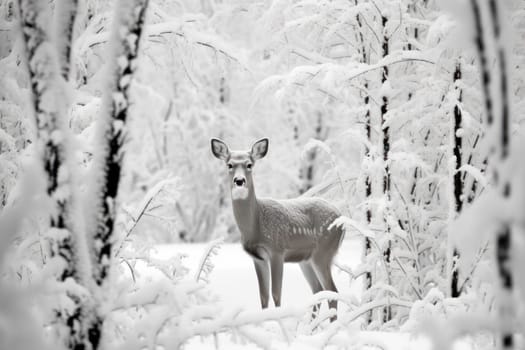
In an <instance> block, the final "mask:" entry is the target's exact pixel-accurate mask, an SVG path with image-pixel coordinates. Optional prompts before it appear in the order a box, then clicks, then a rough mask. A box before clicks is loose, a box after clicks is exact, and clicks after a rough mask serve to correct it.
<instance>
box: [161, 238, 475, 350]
mask: <svg viewBox="0 0 525 350" xmlns="http://www.w3.org/2000/svg"><path fill="white" fill-rule="evenodd" d="M206 247H207V245H206V244H176V245H162V246H157V248H156V250H157V253H156V256H157V257H158V258H159V259H169V258H171V257H173V256H175V255H176V254H181V253H182V254H185V255H186V256H187V257H186V258H185V265H186V266H187V267H189V268H190V273H189V276H194V275H195V272H196V269H197V267H198V265H199V261H200V259H201V257H202V256H203V254H204V252H205V251H206ZM360 257H361V245H360V243H359V242H358V241H350V240H346V241H345V242H344V243H343V245H342V247H341V249H340V251H339V255H338V257H337V258H336V262H338V263H340V264H343V265H347V266H351V267H355V266H357V264H359V261H360ZM212 262H213V264H214V269H213V271H212V272H211V274H210V276H209V277H210V279H209V286H210V289H211V290H213V292H214V293H216V294H217V296H218V302H219V303H221V304H222V305H221V306H222V308H225V309H228V308H235V309H239V308H242V310H243V312H244V311H251V312H257V310H260V303H259V295H258V287H257V280H256V277H255V272H254V268H253V264H252V261H251V260H250V258H249V256H248V255H247V254H246V253H245V252H244V251H243V250H242V247H241V246H240V244H222V245H221V247H220V249H219V250H218V254H217V255H214V256H213V257H212ZM333 273H334V279H335V282H336V284H337V287H338V289H339V292H340V293H341V294H343V295H346V296H349V295H350V296H353V297H355V298H356V300H358V299H359V297H360V293H361V291H362V286H361V284H360V283H353V284H352V285H350V284H349V277H348V275H347V274H346V273H345V272H343V271H341V270H340V269H338V268H337V267H334V268H333ZM311 299H312V293H311V291H310V288H309V287H308V285H307V283H306V281H305V279H304V277H303V276H302V273H301V270H300V269H299V266H298V265H297V264H285V270H284V281H283V297H282V305H283V306H284V307H288V306H297V307H304V305H306V304H307V303H308V302H309V301H311ZM270 307H271V308H272V307H273V306H270ZM344 309H345V306H344V305H340V312H344ZM285 324H286V323H285ZM274 326H275V332H276V334H279V332H281V330H280V329H279V326H278V325H274ZM265 327H268V326H265ZM280 327H283V325H282V324H281V325H280ZM325 327H330V326H329V325H326V326H325ZM279 335H281V334H279ZM331 336H332V337H333V339H335V341H334V342H333V343H337V344H339V345H341V344H345V345H344V348H349V349H378V348H379V349H389V350H390V349H392V350H400V349H409V350H412V349H414V350H415V349H417V350H430V349H432V346H431V342H430V340H429V339H428V338H426V337H424V336H421V335H414V334H409V333H402V332H396V333H392V332H368V331H361V330H359V329H343V331H341V330H338V331H337V332H336V333H334V334H332V335H331ZM338 338H339V339H338ZM317 341H320V340H319V339H317ZM216 342H217V343H216ZM320 342H321V343H322V341H320ZM272 344H273V343H272ZM318 344H319V342H316V338H315V336H312V337H311V338H308V337H307V338H305V339H304V340H302V339H293V341H291V343H290V344H289V345H288V346H287V345H286V344H285V345H284V346H283V344H282V342H281V343H276V344H275V347H273V346H272V347H271V348H276V349H316V348H319V346H318ZM217 346H218V348H219V349H258V348H259V347H257V346H256V345H254V344H252V343H242V342H241V343H238V342H235V341H232V337H231V336H230V335H227V334H222V335H220V336H218V337H217V338H214V337H194V338H192V339H190V341H189V342H187V343H186V346H185V349H190V350H201V349H216V348H217ZM328 348H339V347H333V346H329V347H328ZM473 348H476V347H475V346H473V345H472V344H471V343H470V341H460V342H457V343H455V344H454V345H453V346H452V349H454V350H466V349H469V350H470V349H473Z"/></svg>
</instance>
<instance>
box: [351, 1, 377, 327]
mask: <svg viewBox="0 0 525 350" xmlns="http://www.w3.org/2000/svg"><path fill="white" fill-rule="evenodd" d="M355 5H356V6H357V0H356V4H355ZM360 16H361V15H360V14H357V15H356V21H357V25H358V26H359V42H360V50H361V60H362V63H363V64H367V63H369V62H368V54H367V50H366V47H365V40H364V37H363V23H362V21H361V17H360ZM363 88H364V89H363V90H364V97H363V102H364V104H365V110H366V112H365V115H364V121H363V124H364V126H365V134H366V139H367V141H368V143H369V144H371V143H372V125H371V124H372V120H371V116H370V96H369V95H368V82H367V81H366V80H365V82H364V84H363ZM370 158H371V154H370V147H369V146H368V145H365V150H364V159H365V160H367V161H371V159H370ZM364 185H365V201H366V202H367V203H368V204H367V205H366V209H365V210H366V212H365V215H366V223H367V225H368V226H369V227H370V226H371V225H372V208H371V207H370V202H371V199H372V180H371V179H370V174H369V173H367V174H366V175H365V183H364ZM371 253H372V242H371V241H370V238H369V237H365V238H364V259H363V260H364V261H367V260H368V256H370V254H371ZM370 288H372V271H371V270H370V269H369V270H367V271H366V272H365V281H364V290H365V292H366V291H368V290H370ZM372 317H373V311H372V310H370V311H368V312H367V313H366V315H365V322H366V324H370V323H372Z"/></svg>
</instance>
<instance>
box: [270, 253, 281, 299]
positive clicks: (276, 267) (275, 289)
mask: <svg viewBox="0 0 525 350" xmlns="http://www.w3.org/2000/svg"><path fill="white" fill-rule="evenodd" d="M283 264H284V257H283V256H282V255H280V254H275V255H273V256H272V257H271V259H270V269H271V273H272V297H273V302H274V304H275V306H281V290H282V285H283Z"/></svg>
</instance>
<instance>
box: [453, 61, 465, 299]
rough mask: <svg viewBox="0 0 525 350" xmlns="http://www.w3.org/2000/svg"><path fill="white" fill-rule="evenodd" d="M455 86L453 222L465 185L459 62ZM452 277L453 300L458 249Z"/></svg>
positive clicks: (456, 280) (455, 292)
mask: <svg viewBox="0 0 525 350" xmlns="http://www.w3.org/2000/svg"><path fill="white" fill-rule="evenodd" d="M453 79H454V84H455V85H456V90H457V92H458V97H457V98H458V103H456V104H455V105H454V126H453V128H452V132H453V135H452V138H453V140H454V144H453V155H454V159H455V164H454V175H453V192H454V193H453V194H454V208H453V210H452V211H451V212H452V213H453V217H452V218H451V220H453V219H454V218H455V217H456V216H457V215H458V214H459V213H460V212H461V210H462V207H463V198H462V197H463V192H464V189H463V187H464V185H463V177H462V175H461V172H460V170H459V169H460V168H461V165H462V158H461V157H462V156H461V155H462V138H461V136H462V135H461V134H460V133H461V130H462V129H461V128H462V115H461V108H460V105H459V104H460V103H461V100H462V90H461V89H460V88H459V87H458V86H457V84H458V82H459V80H461V63H460V62H459V61H458V63H457V64H456V69H455V71H454V77H453ZM452 249H453V251H452V271H451V272H452V276H451V281H450V284H451V285H450V295H451V296H452V297H453V298H457V297H459V296H460V294H461V290H460V289H459V268H458V263H459V258H460V257H459V251H458V249H457V248H456V247H453V248H452Z"/></svg>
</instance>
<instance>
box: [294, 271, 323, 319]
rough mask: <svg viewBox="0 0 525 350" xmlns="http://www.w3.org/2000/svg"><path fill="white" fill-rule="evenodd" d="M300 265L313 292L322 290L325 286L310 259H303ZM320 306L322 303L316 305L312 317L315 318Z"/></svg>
mask: <svg viewBox="0 0 525 350" xmlns="http://www.w3.org/2000/svg"><path fill="white" fill-rule="evenodd" d="M299 266H300V267H301V271H302V272H303V275H304V277H305V278H306V281H307V282H308V284H309V285H310V288H311V289H312V293H314V294H316V293H317V292H320V291H322V290H323V286H322V285H321V282H319V279H318V278H317V275H316V274H315V271H314V268H313V267H312V264H311V263H310V262H309V261H303V262H301V263H299ZM320 308H321V303H318V304H315V305H314V307H313V314H312V318H315V316H316V315H317V313H318V311H319V309H320Z"/></svg>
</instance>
